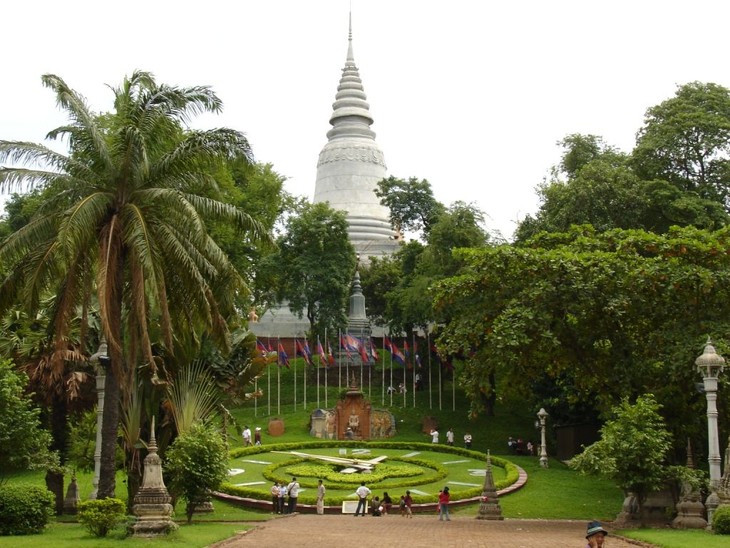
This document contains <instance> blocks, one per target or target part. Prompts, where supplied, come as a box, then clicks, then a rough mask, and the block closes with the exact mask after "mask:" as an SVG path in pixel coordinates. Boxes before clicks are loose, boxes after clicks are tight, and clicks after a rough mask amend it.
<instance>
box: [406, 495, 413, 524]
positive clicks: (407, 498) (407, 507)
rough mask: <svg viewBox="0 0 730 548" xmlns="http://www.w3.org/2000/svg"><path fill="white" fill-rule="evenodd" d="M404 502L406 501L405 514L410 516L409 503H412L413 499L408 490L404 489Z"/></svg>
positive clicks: (411, 514) (411, 515)
mask: <svg viewBox="0 0 730 548" xmlns="http://www.w3.org/2000/svg"><path fill="white" fill-rule="evenodd" d="M405 503H406V516H407V517H409V518H412V517H413V512H412V511H411V505H412V504H413V499H412V498H411V492H410V491H406V497H405Z"/></svg>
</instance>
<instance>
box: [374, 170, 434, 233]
mask: <svg viewBox="0 0 730 548" xmlns="http://www.w3.org/2000/svg"><path fill="white" fill-rule="evenodd" d="M375 195H376V196H377V197H378V198H380V203H381V204H382V205H384V206H386V207H387V208H388V209H389V210H390V222H391V224H392V225H393V227H394V228H395V230H396V231H398V232H401V231H413V232H418V231H423V233H424V234H425V235H428V233H429V232H430V231H431V227H432V226H433V224H434V223H435V222H436V220H437V218H438V216H439V215H440V214H441V213H442V212H443V210H444V206H443V205H442V204H441V203H440V202H438V201H437V200H436V198H434V196H433V190H432V189H431V184H430V183H429V182H428V181H427V180H426V179H422V180H420V181H419V180H418V179H416V178H415V177H411V178H409V179H408V180H407V181H406V180H404V179H398V178H397V177H392V176H391V177H388V178H387V179H383V180H381V181H378V187H377V188H376V189H375Z"/></svg>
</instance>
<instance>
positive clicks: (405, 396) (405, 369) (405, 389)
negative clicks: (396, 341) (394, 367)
mask: <svg viewBox="0 0 730 548" xmlns="http://www.w3.org/2000/svg"><path fill="white" fill-rule="evenodd" d="M403 342H404V343H405V344H404V345H403V354H405V347H406V345H407V344H408V335H406V336H405V337H403ZM403 357H404V358H405V360H403V409H405V408H406V404H407V400H408V358H407V357H406V356H405V355H404V356H403Z"/></svg>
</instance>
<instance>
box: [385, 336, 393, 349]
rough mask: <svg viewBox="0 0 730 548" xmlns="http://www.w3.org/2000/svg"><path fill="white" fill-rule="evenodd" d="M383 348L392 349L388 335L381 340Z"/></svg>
mask: <svg viewBox="0 0 730 548" xmlns="http://www.w3.org/2000/svg"><path fill="white" fill-rule="evenodd" d="M383 350H387V351H388V352H392V351H393V343H392V342H390V339H389V338H388V337H385V339H384V340H383Z"/></svg>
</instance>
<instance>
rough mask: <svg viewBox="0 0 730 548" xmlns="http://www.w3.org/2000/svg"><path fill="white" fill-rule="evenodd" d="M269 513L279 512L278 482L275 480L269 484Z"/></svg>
mask: <svg viewBox="0 0 730 548" xmlns="http://www.w3.org/2000/svg"><path fill="white" fill-rule="evenodd" d="M271 513H272V514H281V512H280V511H279V482H278V481H275V482H274V485H272V486H271Z"/></svg>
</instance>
